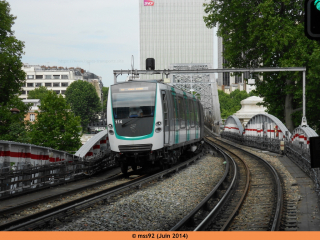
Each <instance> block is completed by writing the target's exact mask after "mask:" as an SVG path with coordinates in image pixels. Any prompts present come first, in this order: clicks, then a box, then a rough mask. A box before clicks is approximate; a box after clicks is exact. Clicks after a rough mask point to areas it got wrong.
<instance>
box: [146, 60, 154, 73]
mask: <svg viewBox="0 0 320 240" xmlns="http://www.w3.org/2000/svg"><path fill="white" fill-rule="evenodd" d="M154 69H155V60H154V58H147V59H146V70H154Z"/></svg>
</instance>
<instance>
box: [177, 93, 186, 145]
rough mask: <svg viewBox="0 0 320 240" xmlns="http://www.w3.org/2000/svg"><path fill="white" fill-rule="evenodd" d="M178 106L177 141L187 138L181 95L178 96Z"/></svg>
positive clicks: (183, 140)
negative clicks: (178, 128) (178, 127)
mask: <svg viewBox="0 0 320 240" xmlns="http://www.w3.org/2000/svg"><path fill="white" fill-rule="evenodd" d="M178 106H179V122H180V131H179V142H185V141H186V140H187V137H186V135H187V132H186V114H185V106H184V100H183V97H182V96H181V95H179V96H178Z"/></svg>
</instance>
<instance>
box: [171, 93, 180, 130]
mask: <svg viewBox="0 0 320 240" xmlns="http://www.w3.org/2000/svg"><path fill="white" fill-rule="evenodd" d="M171 97H172V102H173V112H174V120H175V123H174V124H175V130H179V117H178V103H177V97H176V94H175V93H174V92H172V95H171Z"/></svg>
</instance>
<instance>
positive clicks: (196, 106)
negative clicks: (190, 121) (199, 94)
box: [193, 101, 199, 127]
mask: <svg viewBox="0 0 320 240" xmlns="http://www.w3.org/2000/svg"><path fill="white" fill-rule="evenodd" d="M193 103H194V112H195V114H194V116H195V125H196V127H198V126H199V107H198V102H197V101H194V102H193Z"/></svg>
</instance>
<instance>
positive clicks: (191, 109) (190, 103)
mask: <svg viewBox="0 0 320 240" xmlns="http://www.w3.org/2000/svg"><path fill="white" fill-rule="evenodd" d="M188 102H189V115H190V140H193V139H195V136H196V135H195V126H194V106H193V99H188Z"/></svg>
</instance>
